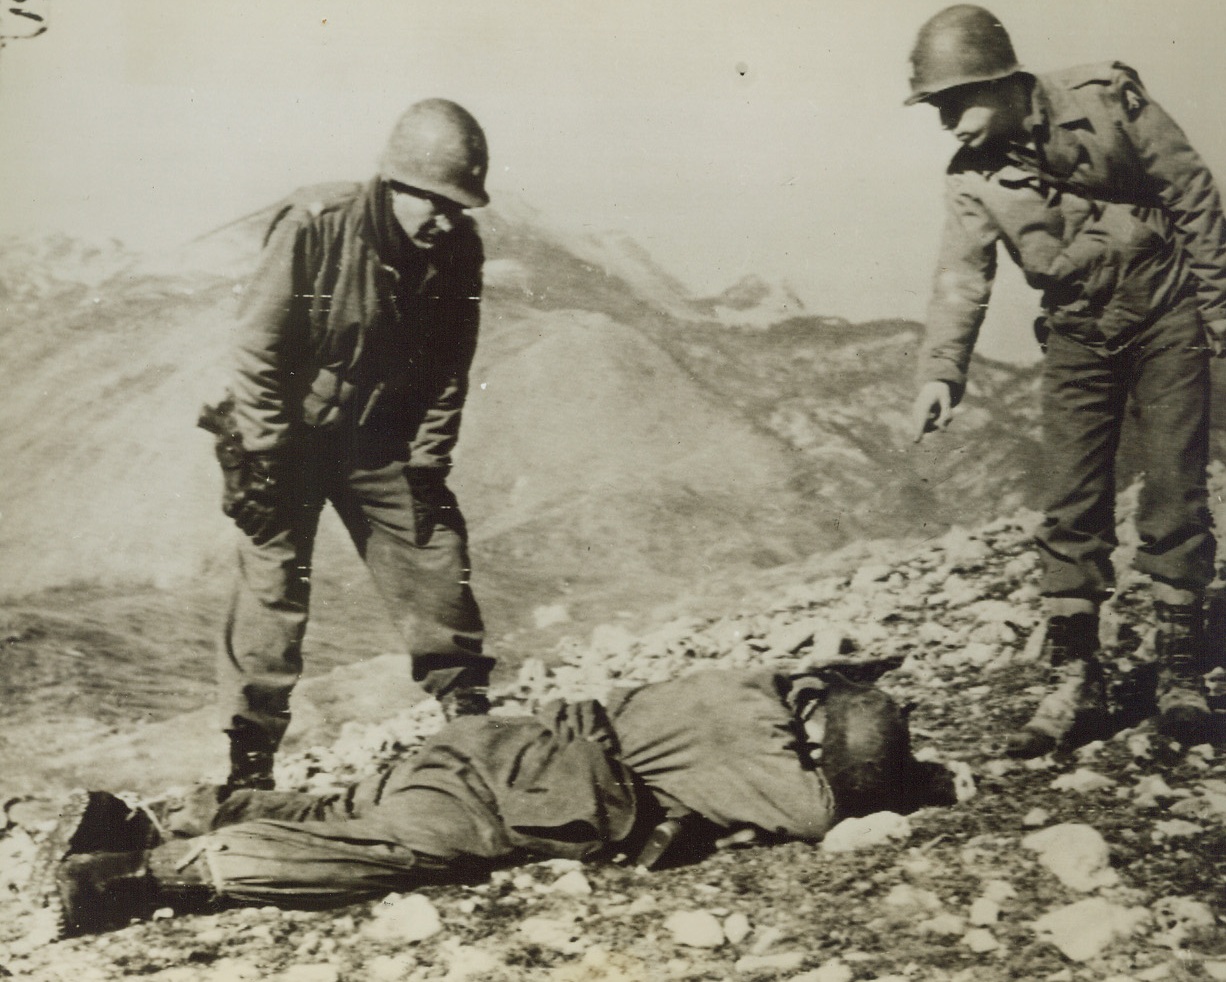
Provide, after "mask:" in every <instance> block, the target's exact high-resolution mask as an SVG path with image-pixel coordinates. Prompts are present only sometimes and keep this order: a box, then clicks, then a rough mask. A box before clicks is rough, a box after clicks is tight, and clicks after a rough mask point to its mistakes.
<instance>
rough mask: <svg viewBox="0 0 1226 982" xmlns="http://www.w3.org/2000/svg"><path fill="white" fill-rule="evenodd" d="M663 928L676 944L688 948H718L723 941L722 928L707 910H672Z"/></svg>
mask: <svg viewBox="0 0 1226 982" xmlns="http://www.w3.org/2000/svg"><path fill="white" fill-rule="evenodd" d="M664 928H665V930H667V931H668V932H669V933H670V934H671V935H672V936H673V940H674V941H675V942H676V943H677V944H682V945H685V946H687V947H689V948H718V947H719V946H720V945H722V944H723V943H724V929H723V928H722V927H721V926H720V923H719V920H718V919H717V918H716V916H715V915H714V914H712V913H710V912H709V911H705V910H678V911H674V912H673V913H672V914H670V915H669V916H668V919H667V920H666V921H665V922H664Z"/></svg>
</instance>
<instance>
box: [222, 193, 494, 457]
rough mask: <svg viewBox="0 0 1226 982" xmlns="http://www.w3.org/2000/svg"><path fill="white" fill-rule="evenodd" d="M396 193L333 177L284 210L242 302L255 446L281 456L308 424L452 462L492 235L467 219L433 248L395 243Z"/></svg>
mask: <svg viewBox="0 0 1226 982" xmlns="http://www.w3.org/2000/svg"><path fill="white" fill-rule="evenodd" d="M383 193H384V192H383V189H382V185H381V183H380V182H379V181H378V180H377V179H376V180H374V181H372V182H370V183H369V184H367V185H361V184H346V185H323V186H319V187H313V188H306V189H303V190H301V191H299V192H297V193H296V194H294V195H293V196H292V197H291V198H290V199H287V201H285V202H284V203H283V204H282V205H281V206H280V207H278V209H277V212H276V214H275V216H274V218H273V220H272V222H271V224H270V226H269V229H268V232H267V235H266V237H265V242H264V247H263V250H262V253H261V260H260V263H259V266H258V268H257V270H256V272H255V275H254V276H253V278H252V280H251V282H250V283H249V285H248V286H247V288H246V290H245V291H244V294H243V297H242V302H241V304H240V309H239V317H238V326H237V343H236V349H235V350H236V364H235V367H234V372H233V375H232V383H231V389H232V394H233V395H234V399H235V416H236V421H237V425H238V427H239V430H240V433H241V435H242V437H243V443H244V446H245V447H246V448H247V449H249V450H252V451H255V452H260V453H276V452H277V451H279V450H282V449H283V448H285V447H286V446H287V445H288V444H290V443H291V442H292V440H293V437H294V434H295V433H296V432H297V431H299V430H300V429H301V428H309V429H313V430H320V431H325V432H334V431H343V430H348V431H349V434H350V436H353V435H354V434H355V433H357V434H360V435H361V437H362V439H363V441H365V442H366V443H371V442H375V443H380V444H384V445H388V446H390V447H392V448H393V450H396V448H398V450H397V451H396V452H398V455H399V456H403V457H405V458H406V459H407V460H409V461H410V463H411V464H412V466H415V467H427V468H435V469H442V470H445V469H447V468H448V467H449V466H450V461H451V452H452V450H453V448H454V446H455V442H456V439H457V437H458V434H459V426H460V414H461V411H462V409H463V405H464V401H465V397H466V395H467V390H468V372H469V368H470V366H471V363H472V358H473V355H474V352H475V350H476V343H477V330H478V323H479V304H480V297H481V278H482V264H483V260H484V256H483V251H482V247H481V239H480V237H479V235H478V234H477V231H476V226H475V224H474V223H473V222H472V220H471V219H470V218H468V217H467V216H463V217H460V218H459V219H457V224H456V227H455V229H454V230H453V231H452V232H451V233H450V234H449V235H447V236H445V237H444V238H443V239H442V240H441V241H440V242H439V244H438V245H437V246H435V248H434V249H432V250H429V251H425V250H418V249H416V248H414V247H413V246H412V244H411V243H409V242H408V241H407V239H405V240H403V242H401V243H400V245H401V248H400V249H399V250H398V251H397V250H389V249H388V248H387V247H386V246H385V245H383V243H384V242H385V241H386V239H387V229H386V228H383V229H381V228H380V227H379V226H380V223H382V224H383V225H385V226H386V225H387V223H389V222H391V221H393V220H394V219H392V218H391V216H390V206H389V205H387V203H386V202H385V201H384V200H381V199H380V198H379V197H378V196H379V195H380V194H383ZM397 231H398V230H397ZM389 252H392V253H393V255H392V256H391V257H389V256H388V253H389ZM389 258H390V261H389Z"/></svg>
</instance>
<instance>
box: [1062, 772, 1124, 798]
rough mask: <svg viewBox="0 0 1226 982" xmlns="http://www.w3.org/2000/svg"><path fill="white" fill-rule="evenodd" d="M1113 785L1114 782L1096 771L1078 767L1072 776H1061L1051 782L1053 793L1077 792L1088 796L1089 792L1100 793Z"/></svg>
mask: <svg viewBox="0 0 1226 982" xmlns="http://www.w3.org/2000/svg"><path fill="white" fill-rule="evenodd" d="M1114 785H1115V781H1113V780H1112V779H1111V778H1109V777H1107V776H1106V775H1104V774H1099V773H1098V772H1097V771H1092V770H1089V769H1088V768H1085V767H1079V768H1077V770H1075V771H1073V773H1072V774H1063V775H1061V776H1060V777H1058V778H1056V779H1055V780H1054V781H1052V782H1051V788H1052V790H1053V791H1077V792H1079V793H1081V794H1088V793H1089V792H1091V791H1101V790H1103V789H1104V788H1110V787H1113V786H1114Z"/></svg>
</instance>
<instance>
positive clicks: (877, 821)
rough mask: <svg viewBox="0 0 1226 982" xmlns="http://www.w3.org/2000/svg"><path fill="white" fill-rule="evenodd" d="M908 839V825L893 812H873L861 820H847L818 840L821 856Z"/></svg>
mask: <svg viewBox="0 0 1226 982" xmlns="http://www.w3.org/2000/svg"><path fill="white" fill-rule="evenodd" d="M910 837H911V823H910V822H909V821H907V819H906V817H905V816H903V815H899V814H897V813H896V812H874V813H873V814H872V815H865V816H864V817H863V818H848V819H845V820H844V821H842V822H839V824H838V825H836V826H835V827H834V828H832V829H831V830H830V831H829V832H827V833H826V838H825V839H823V840H822V850H823V851H824V852H831V853H840V852H854V851H855V850H857V849H872V848H875V847H877V846H883V845H886V844H887V843H889V842H903V841H905V840H907V839H909V838H910Z"/></svg>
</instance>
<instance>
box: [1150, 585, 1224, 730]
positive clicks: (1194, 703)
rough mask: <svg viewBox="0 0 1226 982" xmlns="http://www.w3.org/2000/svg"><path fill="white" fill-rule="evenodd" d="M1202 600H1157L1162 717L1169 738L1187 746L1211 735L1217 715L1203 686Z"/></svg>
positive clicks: (1159, 725) (1161, 726)
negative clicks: (1174, 602) (1187, 601)
mask: <svg viewBox="0 0 1226 982" xmlns="http://www.w3.org/2000/svg"><path fill="white" fill-rule="evenodd" d="M1203 606H1204V605H1203V602H1202V598H1201V597H1199V596H1196V597H1195V599H1193V600H1192V602H1190V603H1180V604H1171V603H1166V602H1164V601H1161V600H1155V601H1154V615H1155V618H1156V620H1157V622H1158V632H1157V635H1156V637H1155V639H1154V650H1155V660H1156V661H1157V663H1158V718H1157V719H1156V720H1155V721H1154V725H1155V727H1156V728H1157V730H1158V732H1159V733H1161V734H1162V735H1163V736H1165V737H1169V738H1170V739H1172V740H1176V741H1178V742H1179V743H1181V744H1183V745H1184V746H1194V745H1196V744H1198V743H1204V742H1206V741H1207V740H1209V739H1210V737H1211V736H1212V734H1213V714H1212V712H1211V711H1210V708H1209V701H1208V690H1207V689H1206V687H1205V677H1204V676H1205V664H1204V620H1203V618H1204V610H1203Z"/></svg>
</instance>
